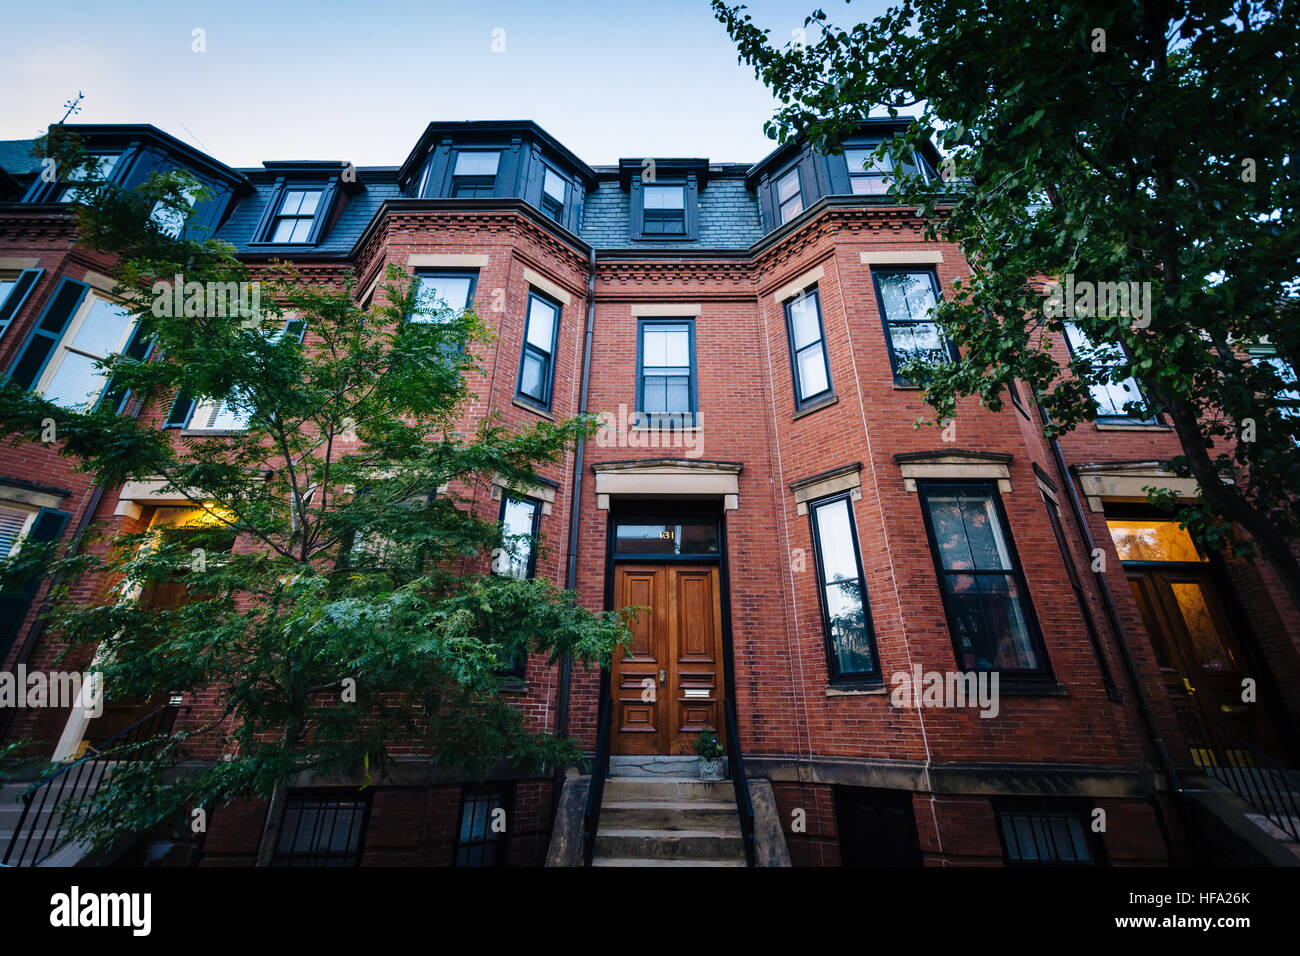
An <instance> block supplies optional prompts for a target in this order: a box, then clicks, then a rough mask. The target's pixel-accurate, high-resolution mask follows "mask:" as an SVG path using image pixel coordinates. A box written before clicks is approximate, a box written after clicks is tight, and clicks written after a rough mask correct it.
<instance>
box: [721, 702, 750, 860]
mask: <svg viewBox="0 0 1300 956" xmlns="http://www.w3.org/2000/svg"><path fill="white" fill-rule="evenodd" d="M724 707H725V710H726V715H727V765H728V767H729V769H730V770H731V785H732V788H733V789H734V790H735V791H736V812H737V813H739V814H740V835H741V837H742V838H743V839H744V843H745V862H746V863H747V864H748V865H749V866H753V865H754V860H755V857H756V854H755V852H754V804H753V801H751V800H750V798H749V778H748V777H746V776H745V758H744V756H742V755H741V752H740V728H739V727H738V726H737V723H736V705H735V704H734V703H733V702H732V701H731V699H730V698H728V699H727V700H726V701H725V704H724Z"/></svg>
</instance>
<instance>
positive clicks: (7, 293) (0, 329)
mask: <svg viewBox="0 0 1300 956" xmlns="http://www.w3.org/2000/svg"><path fill="white" fill-rule="evenodd" d="M41 271H42V270H40V269H24V270H23V271H22V272H5V273H0V335H4V334H5V330H6V329H8V328H9V323H11V322H12V321H13V320H14V316H16V315H17V314H18V310H19V309H21V308H22V306H23V303H24V302H26V301H27V297H28V296H29V295H31V292H32V289H33V288H35V286H36V280H37V279H39V278H40V277H41Z"/></svg>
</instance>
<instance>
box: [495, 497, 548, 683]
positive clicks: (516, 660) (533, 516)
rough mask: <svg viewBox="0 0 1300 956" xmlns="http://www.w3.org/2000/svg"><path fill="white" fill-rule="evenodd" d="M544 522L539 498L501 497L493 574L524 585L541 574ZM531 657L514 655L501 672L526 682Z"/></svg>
mask: <svg viewBox="0 0 1300 956" xmlns="http://www.w3.org/2000/svg"><path fill="white" fill-rule="evenodd" d="M541 519H542V503H541V502H540V501H538V500H537V499H536V498H527V497H523V496H521V495H512V494H510V493H509V492H508V491H502V493H501V550H500V551H499V552H497V554H496V555H495V556H494V558H493V561H492V572H493V573H494V574H499V575H501V576H502V577H507V578H516V579H518V580H520V581H523V580H526V579H527V578H531V577H532V576H533V574H534V573H535V572H536V571H537V536H538V528H539V526H540V523H541ZM527 667H528V655H527V654H521V653H519V652H518V651H512V652H511V654H510V658H509V660H507V661H506V662H505V666H504V667H502V668H501V670H500V673H501V675H502V676H509V677H514V678H517V679H519V680H523V679H524V676H525V673H526V671H527Z"/></svg>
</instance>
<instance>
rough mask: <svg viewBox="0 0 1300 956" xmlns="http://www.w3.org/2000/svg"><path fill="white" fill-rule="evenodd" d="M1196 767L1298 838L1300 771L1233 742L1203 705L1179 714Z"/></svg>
mask: <svg viewBox="0 0 1300 956" xmlns="http://www.w3.org/2000/svg"><path fill="white" fill-rule="evenodd" d="M1179 717H1180V721H1181V723H1182V727H1183V732H1184V734H1186V736H1187V746H1188V749H1189V751H1190V757H1191V763H1192V767H1193V768H1194V769H1195V770H1197V771H1199V772H1200V773H1203V774H1204V775H1205V776H1207V777H1209V778H1211V779H1213V780H1218V781H1219V782H1220V783H1222V784H1223V785H1224V786H1226V787H1227V788H1228V789H1229V790H1231V791H1232V792H1233V793H1235V794H1236V795H1237V796H1238V797H1240V798H1241V799H1242V800H1244V801H1245V802H1246V803H1247V804H1249V805H1250V806H1251V808H1253V809H1254V810H1257V811H1259V813H1261V814H1262V815H1263V816H1264V817H1265V818H1266V819H1267V820H1268V821H1269V822H1270V823H1271V824H1272V825H1273V826H1275V827H1277V828H1278V829H1279V830H1281V831H1282V832H1283V833H1285V834H1286V835H1287V837H1289V838H1290V839H1292V840H1296V841H1300V771H1297V770H1294V769H1288V768H1286V767H1283V766H1281V765H1279V764H1278V763H1276V762H1275V761H1274V760H1273V759H1272V758H1270V757H1269V756H1268V755H1266V754H1264V753H1261V752H1260V751H1259V750H1258V749H1256V748H1255V747H1252V746H1250V745H1249V744H1245V743H1242V742H1241V741H1239V740H1233V739H1232V738H1231V737H1230V736H1229V735H1228V734H1227V732H1226V731H1224V729H1223V728H1222V727H1220V726H1218V725H1217V724H1216V722H1215V721H1214V720H1212V719H1211V718H1209V717H1208V716H1207V715H1206V714H1205V713H1204V712H1203V711H1202V710H1201V709H1200V708H1199V707H1189V708H1186V709H1185V710H1182V711H1181V713H1180V714H1179Z"/></svg>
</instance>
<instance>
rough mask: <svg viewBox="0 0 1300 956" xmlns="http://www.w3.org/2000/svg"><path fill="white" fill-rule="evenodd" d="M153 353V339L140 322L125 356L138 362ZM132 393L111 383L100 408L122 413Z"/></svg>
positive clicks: (125, 351)
mask: <svg viewBox="0 0 1300 956" xmlns="http://www.w3.org/2000/svg"><path fill="white" fill-rule="evenodd" d="M152 351H153V339H151V338H150V337H149V335H148V334H147V333H146V332H145V330H144V328H143V326H142V325H141V324H140V322H139V320H137V322H136V326H135V331H134V332H132V333H131V340H130V341H129V342H127V343H126V349H125V350H124V351H123V354H124V355H126V357H127V358H133V359H136V360H137V361H143V360H144V359H147V358H148V357H149V353H150V352H152ZM130 395H131V393H130V391H129V390H128V389H126V388H124V387H122V386H121V385H119V384H118V383H117V382H109V383H108V389H107V390H106V391H105V392H104V397H103V398H102V399H101V400H100V404H99V407H100V408H111V409H113V410H114V411H116V412H119V413H120V412H121V411H122V409H123V408H124V407H125V406H126V400H127V399H128V398H129V397H130Z"/></svg>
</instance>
